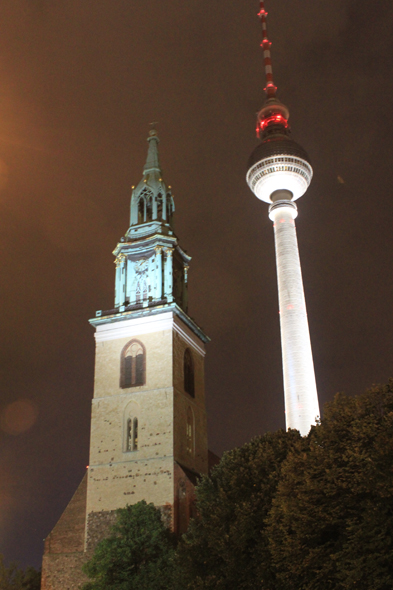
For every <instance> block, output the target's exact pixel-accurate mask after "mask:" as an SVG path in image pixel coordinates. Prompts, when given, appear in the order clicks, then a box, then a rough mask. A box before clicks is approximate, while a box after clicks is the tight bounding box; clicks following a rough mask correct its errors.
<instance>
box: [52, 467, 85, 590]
mask: <svg viewBox="0 0 393 590" xmlns="http://www.w3.org/2000/svg"><path fill="white" fill-rule="evenodd" d="M86 491H87V474H86V475H85V476H84V478H83V480H82V482H81V483H80V485H79V487H78V489H77V491H76V492H75V494H74V496H73V497H72V499H71V501H70V503H69V504H68V506H67V508H66V509H65V510H64V512H63V514H62V515H61V517H60V520H59V521H58V523H57V524H56V526H55V528H54V529H53V530H52V532H51V533H50V534H49V535H48V536H47V538H46V539H45V547H44V557H43V561H42V580H41V590H77V589H78V588H79V585H80V584H82V583H83V582H85V581H87V579H86V577H85V576H84V575H83V573H82V570H81V568H82V565H83V563H84V561H85V560H86V554H85V553H84V542H85V516H86Z"/></svg>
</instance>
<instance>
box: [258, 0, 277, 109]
mask: <svg viewBox="0 0 393 590" xmlns="http://www.w3.org/2000/svg"><path fill="white" fill-rule="evenodd" d="M259 4H260V9H259V12H258V16H259V18H260V19H261V24H262V42H261V47H262V49H263V59H264V62H265V74H266V88H264V90H265V92H266V96H267V98H275V97H276V91H277V86H275V84H274V81H273V68H272V57H271V54H270V47H271V45H272V44H271V42H270V41H269V38H268V34H267V24H266V19H267V15H268V13H267V12H266V10H265V2H264V0H260V3H259Z"/></svg>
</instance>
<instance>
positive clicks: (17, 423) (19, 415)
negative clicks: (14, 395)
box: [0, 399, 38, 436]
mask: <svg viewBox="0 0 393 590" xmlns="http://www.w3.org/2000/svg"><path fill="white" fill-rule="evenodd" d="M37 417H38V408H37V406H36V404H35V403H33V402H32V401H30V400H29V399H19V400H17V401H16V402H12V403H11V404H8V406H6V407H5V408H4V409H3V410H2V412H1V415H0V428H1V430H3V431H4V432H6V433H7V434H13V435H14V436H16V435H18V434H21V433H22V432H26V431H27V430H30V428H31V427H32V426H33V425H34V424H35V422H36V420H37Z"/></svg>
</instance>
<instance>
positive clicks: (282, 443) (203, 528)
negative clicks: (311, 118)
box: [176, 430, 301, 590]
mask: <svg viewBox="0 0 393 590" xmlns="http://www.w3.org/2000/svg"><path fill="white" fill-rule="evenodd" d="M300 441H301V437H300V434H299V433H298V432H297V431H295V430H292V431H289V432H284V431H283V430H279V431H278V432H276V433H268V434H266V435H265V436H261V437H258V438H255V439H253V440H252V441H251V442H250V443H248V444H246V445H244V446H243V447H241V448H238V449H235V450H233V451H231V452H228V453H226V454H225V455H224V457H223V458H222V460H221V462H220V464H219V465H218V466H217V467H215V469H214V470H213V472H212V474H211V476H210V477H204V478H203V479H202V481H201V483H200V484H199V485H198V487H197V489H196V495H197V512H198V516H197V517H196V518H195V519H194V520H193V521H191V524H190V527H189V530H188V532H187V533H186V535H184V536H183V538H182V540H181V542H180V545H179V548H178V555H177V559H176V588H179V590H180V589H181V590H185V589H197V588H206V589H213V588H214V589H217V590H218V589H220V590H233V589H234V588H236V589H237V590H251V589H252V590H254V589H258V588H265V587H266V588H272V587H274V572H273V570H272V565H271V558H270V552H269V540H268V537H267V534H266V525H265V522H266V518H267V516H268V514H269V510H270V508H271V505H272V500H273V497H274V495H275V492H276V488H277V485H278V482H279V480H280V472H281V465H282V463H283V461H284V460H285V459H286V457H287V455H288V453H289V452H291V450H293V448H294V447H295V446H296V445H297V444H298V443H299V442H300Z"/></svg>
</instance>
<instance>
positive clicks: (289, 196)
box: [247, 0, 319, 436]
mask: <svg viewBox="0 0 393 590" xmlns="http://www.w3.org/2000/svg"><path fill="white" fill-rule="evenodd" d="M258 16H259V18H260V20H261V23H262V43H261V47H262V49H263V55H264V63H265V74H266V88H265V93H266V99H265V104H264V105H263V107H262V109H261V110H260V111H259V113H258V115H257V136H258V137H259V139H260V140H261V141H260V143H259V144H258V146H257V147H256V148H255V150H254V151H253V153H252V154H251V157H250V160H249V164H248V173H247V183H248V186H249V187H250V188H251V190H252V191H253V192H254V194H255V195H256V196H257V197H258V199H261V200H262V201H265V202H266V203H269V204H270V207H269V217H270V219H271V220H272V221H273V227H274V239H275V247H276V264H277V281H278V298H279V309H280V329H281V347H282V364H283V373H284V393H285V418H286V426H287V428H296V429H297V430H299V432H300V433H301V434H302V435H303V436H305V435H307V434H308V432H309V430H310V428H311V426H312V425H313V424H315V420H316V418H317V417H318V416H319V404H318V394H317V388H316V383H315V373H314V363H313V359H312V351H311V342H310V333H309V328H308V320H307V312H306V302H305V298H304V290H303V280H302V273H301V268H300V259H299V250H298V245H297V237H296V227H295V218H296V217H297V207H296V204H295V201H296V200H297V199H299V197H301V196H302V195H303V194H304V193H305V192H306V190H307V188H308V186H309V184H310V182H311V179H312V175H313V171H312V168H311V165H310V161H309V158H308V155H307V153H306V152H305V151H304V149H303V148H302V147H301V146H300V145H299V144H297V143H296V142H294V141H293V139H291V137H290V129H289V125H288V118H289V111H288V109H287V107H286V106H284V105H283V104H282V103H281V102H280V101H279V100H278V99H277V98H276V92H277V88H276V86H275V84H274V81H273V70H272V62H271V55H270V46H271V43H270V41H269V39H268V34H267V27H266V17H267V12H266V10H265V5H264V2H263V0H261V2H260V11H259V13H258Z"/></svg>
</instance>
